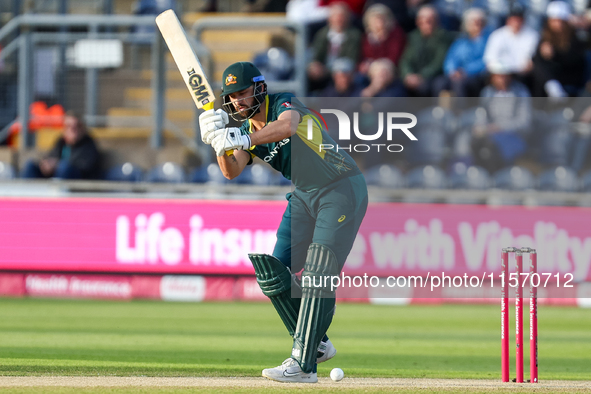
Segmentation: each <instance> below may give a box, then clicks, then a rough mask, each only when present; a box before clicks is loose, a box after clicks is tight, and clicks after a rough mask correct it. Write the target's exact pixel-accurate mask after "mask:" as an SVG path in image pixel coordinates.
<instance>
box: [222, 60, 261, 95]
mask: <svg viewBox="0 0 591 394" xmlns="http://www.w3.org/2000/svg"><path fill="white" fill-rule="evenodd" d="M264 80H265V77H263V75H262V74H261V72H260V71H259V69H258V68H256V66H255V65H254V64H252V63H249V62H238V63H234V64H232V65H230V66H228V68H226V70H225V71H224V74H223V76H222V96H226V95H228V94H230V93H235V92H239V91H241V90H243V89H246V88H247V87H249V86H250V85H252V84H253V83H255V82H260V81H264Z"/></svg>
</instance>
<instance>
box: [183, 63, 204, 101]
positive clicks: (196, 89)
mask: <svg viewBox="0 0 591 394" xmlns="http://www.w3.org/2000/svg"><path fill="white" fill-rule="evenodd" d="M187 74H188V75H189V85H190V86H191V89H193V94H194V95H195V97H197V100H199V101H200V102H201V104H203V105H205V104H207V103H209V99H207V96H209V92H208V91H207V87H205V85H203V76H201V75H199V74H197V72H196V71H195V69H194V68H192V69H190V70H189V71H187Z"/></svg>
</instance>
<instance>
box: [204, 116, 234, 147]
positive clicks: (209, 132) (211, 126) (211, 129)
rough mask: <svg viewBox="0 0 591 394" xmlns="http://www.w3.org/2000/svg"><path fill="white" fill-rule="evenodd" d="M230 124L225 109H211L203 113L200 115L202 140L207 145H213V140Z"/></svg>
mask: <svg viewBox="0 0 591 394" xmlns="http://www.w3.org/2000/svg"><path fill="white" fill-rule="evenodd" d="M228 123H229V119H228V114H227V113H226V111H224V110H223V109H218V110H213V109H210V110H208V111H205V112H203V113H202V114H201V115H199V129H200V130H201V140H202V141H203V142H204V143H205V144H208V145H209V144H211V142H212V141H213V139H214V138H215V137H216V136H217V135H219V134H220V133H221V132H222V131H223V130H224V128H225V127H226V125H227V124H228Z"/></svg>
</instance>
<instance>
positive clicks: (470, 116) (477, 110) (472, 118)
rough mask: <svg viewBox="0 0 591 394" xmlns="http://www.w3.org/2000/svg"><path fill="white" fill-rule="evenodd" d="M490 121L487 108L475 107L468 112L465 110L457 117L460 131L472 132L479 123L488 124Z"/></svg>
mask: <svg viewBox="0 0 591 394" xmlns="http://www.w3.org/2000/svg"><path fill="white" fill-rule="evenodd" d="M487 119H488V115H487V112H486V108H484V107H473V108H469V109H467V110H464V111H463V112H462V113H461V114H460V115H458V117H457V122H456V124H457V128H458V130H466V129H469V130H470V131H471V130H472V126H474V125H475V124H477V123H486V122H487Z"/></svg>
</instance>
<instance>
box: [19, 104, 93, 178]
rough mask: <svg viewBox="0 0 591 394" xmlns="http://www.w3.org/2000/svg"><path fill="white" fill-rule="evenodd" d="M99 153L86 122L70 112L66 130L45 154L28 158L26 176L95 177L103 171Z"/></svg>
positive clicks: (67, 117)
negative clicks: (40, 156) (31, 159)
mask: <svg viewBox="0 0 591 394" xmlns="http://www.w3.org/2000/svg"><path fill="white" fill-rule="evenodd" d="M100 165H101V163H100V154H99V152H98V150H97V148H96V145H95V143H94V141H93V140H92V138H91V137H90V136H89V135H88V133H87V129H86V125H85V124H84V122H83V121H82V120H81V119H80V117H79V116H77V115H75V114H74V113H72V112H68V113H67V114H66V117H65V118H64V131H63V134H62V136H61V137H60V138H59V139H58V140H57V141H56V143H55V145H54V146H53V149H52V150H51V151H50V152H49V154H48V155H47V157H46V158H44V159H42V160H40V161H39V162H35V161H29V162H27V164H26V165H25V168H24V170H23V173H22V175H21V176H22V177H23V178H51V177H55V178H63V179H93V178H96V177H98V175H99V172H100Z"/></svg>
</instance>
